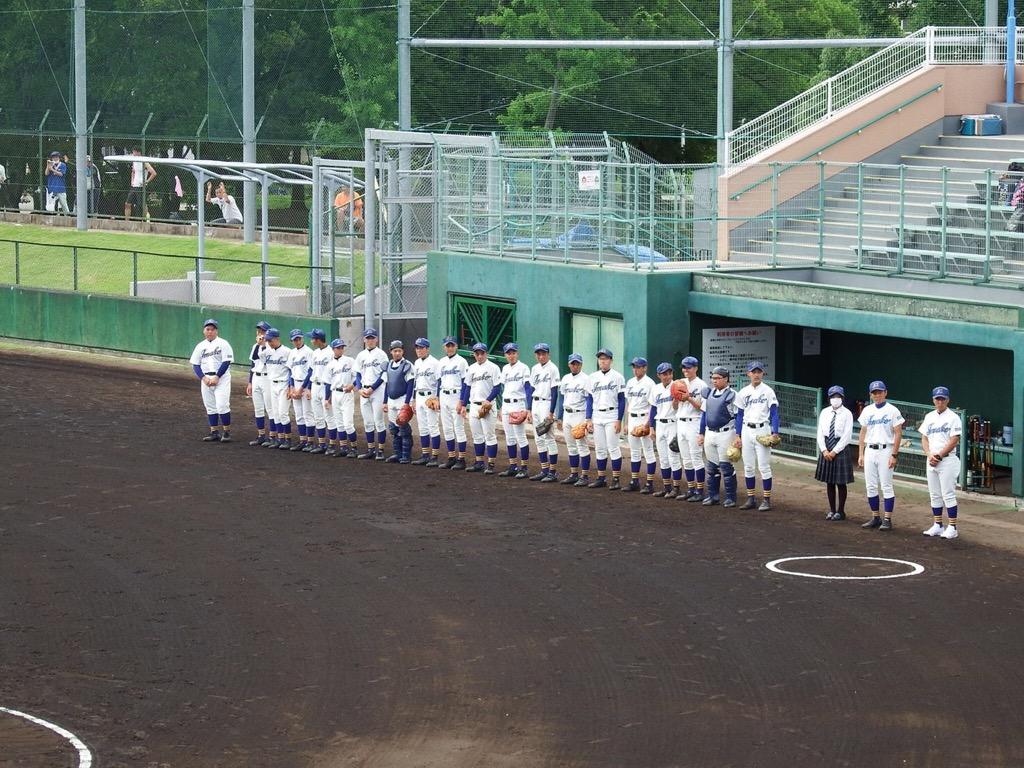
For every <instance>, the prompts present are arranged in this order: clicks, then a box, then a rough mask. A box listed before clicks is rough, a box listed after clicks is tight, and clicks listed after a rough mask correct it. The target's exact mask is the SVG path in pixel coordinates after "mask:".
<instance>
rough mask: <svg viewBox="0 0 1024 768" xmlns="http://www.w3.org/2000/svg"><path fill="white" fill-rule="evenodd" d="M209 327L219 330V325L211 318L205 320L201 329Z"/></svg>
mask: <svg viewBox="0 0 1024 768" xmlns="http://www.w3.org/2000/svg"><path fill="white" fill-rule="evenodd" d="M209 325H212V326H213V327H214V328H220V323H218V322H217V321H216V320H214V319H213V318H212V317H211V318H210V319H209V320H207V321H206V322H205V323H203V328H206V327H207V326H209Z"/></svg>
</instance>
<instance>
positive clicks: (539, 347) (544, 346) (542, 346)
mask: <svg viewBox="0 0 1024 768" xmlns="http://www.w3.org/2000/svg"><path fill="white" fill-rule="evenodd" d="M533 351H534V352H547V353H548V354H551V345H550V344H548V343H547V342H546V341H542V342H540V343H539V344H534V345H533Z"/></svg>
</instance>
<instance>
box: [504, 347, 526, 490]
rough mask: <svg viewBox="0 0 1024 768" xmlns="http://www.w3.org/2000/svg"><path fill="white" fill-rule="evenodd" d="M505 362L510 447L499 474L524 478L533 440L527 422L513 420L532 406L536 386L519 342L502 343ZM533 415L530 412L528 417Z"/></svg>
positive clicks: (507, 423)
mask: <svg viewBox="0 0 1024 768" xmlns="http://www.w3.org/2000/svg"><path fill="white" fill-rule="evenodd" d="M501 351H502V352H503V353H504V354H505V361H506V362H505V365H504V366H503V367H502V369H501V379H500V381H501V401H502V403H501V423H502V427H503V428H504V430H505V447H506V448H507V449H508V462H509V463H508V468H507V469H505V470H504V471H503V472H500V473H498V477H514V478H516V479H518V480H525V479H526V478H528V477H529V476H530V474H529V472H528V470H527V466H528V464H529V461H530V441H529V440H528V439H527V437H526V422H525V421H524V422H521V423H519V424H513V423H512V422H511V421H510V417H511V416H512V414H513V413H517V412H520V411H526V412H527V414H530V412H531V410H532V408H533V387H532V386H531V385H530V367H529V366H528V365H527V364H526V363H524V362H522V361H521V360H520V359H519V345H518V344H516V343H514V342H511V343H509V344H506V345H505V346H504V347H502V350H501ZM530 418H532V416H529V415H528V416H527V419H530Z"/></svg>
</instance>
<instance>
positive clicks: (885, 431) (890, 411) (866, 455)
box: [857, 381, 905, 531]
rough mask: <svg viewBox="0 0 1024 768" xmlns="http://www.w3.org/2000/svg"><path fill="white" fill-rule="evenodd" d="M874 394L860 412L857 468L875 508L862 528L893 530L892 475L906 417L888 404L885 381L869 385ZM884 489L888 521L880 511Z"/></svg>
mask: <svg viewBox="0 0 1024 768" xmlns="http://www.w3.org/2000/svg"><path fill="white" fill-rule="evenodd" d="M868 391H869V392H870V393H871V400H872V401H873V402H872V403H871V404H870V405H868V406H866V407H865V408H864V410H863V411H861V412H860V417H859V418H858V419H857V421H858V422H860V444H859V447H860V450H859V451H858V454H857V465H858V466H860V467H863V468H864V485H865V490H866V492H867V496H868V506H869V507H870V508H871V519H870V520H868V522H866V523H864V525H862V526H861V527H862V528H877V529H879V530H880V531H891V530H892V511H893V509H894V508H895V507H896V491H895V490H894V489H893V487H892V472H893V470H894V469H895V468H896V462H897V461H898V460H899V455H900V440H902V439H903V422H904V421H905V419H904V418H903V414H901V413H900V411H899V408H897V407H896V406H895V405H893V404H892V403H889V402H887V401H886V398H887V397H888V394H889V393H888V388H887V387H886V386H885V382H884V381H872V382H871V384H869V385H868ZM879 486H881V489H882V496H883V497H884V504H885V519H884V520H883V519H882V517H881V516H880V513H879V508H878V489H879Z"/></svg>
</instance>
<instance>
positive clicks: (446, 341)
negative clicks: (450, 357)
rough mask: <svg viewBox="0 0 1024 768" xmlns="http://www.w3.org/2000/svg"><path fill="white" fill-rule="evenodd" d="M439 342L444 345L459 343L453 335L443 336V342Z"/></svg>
mask: <svg viewBox="0 0 1024 768" xmlns="http://www.w3.org/2000/svg"><path fill="white" fill-rule="evenodd" d="M441 343H442V344H443V345H444V346H448V345H449V344H454V345H456V346H458V344H459V342H457V341H456V340H455V337H454V336H445V337H444V341H443V342H441Z"/></svg>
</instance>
